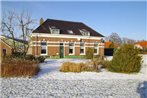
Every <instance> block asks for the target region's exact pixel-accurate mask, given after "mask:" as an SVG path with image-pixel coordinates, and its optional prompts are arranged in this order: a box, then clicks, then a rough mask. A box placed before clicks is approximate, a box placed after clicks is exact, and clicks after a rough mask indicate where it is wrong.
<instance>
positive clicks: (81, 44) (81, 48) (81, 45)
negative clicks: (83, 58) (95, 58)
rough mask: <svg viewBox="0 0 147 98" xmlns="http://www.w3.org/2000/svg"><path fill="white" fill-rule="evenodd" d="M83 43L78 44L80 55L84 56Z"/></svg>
mask: <svg viewBox="0 0 147 98" xmlns="http://www.w3.org/2000/svg"><path fill="white" fill-rule="evenodd" d="M84 51H85V50H84V42H81V43H80V54H84Z"/></svg>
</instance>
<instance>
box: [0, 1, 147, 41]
mask: <svg viewBox="0 0 147 98" xmlns="http://www.w3.org/2000/svg"><path fill="white" fill-rule="evenodd" d="M1 4H2V10H10V9H15V10H16V11H18V12H20V11H22V10H27V11H28V12H30V13H31V15H32V18H34V19H37V20H38V25H39V19H40V18H41V17H42V18H44V20H46V19H47V18H51V19H60V20H70V21H79V22H83V23H85V24H87V25H88V26H90V27H91V28H93V29H94V30H96V31H98V32H100V33H101V34H103V35H104V36H109V35H110V34H111V33H112V32H116V33H118V34H119V35H120V36H121V37H128V38H131V39H135V40H142V39H147V38H146V37H147V31H146V28H147V26H146V23H147V20H146V16H147V11H146V4H147V3H146V2H139V1H138V2H130V1H126V2H116V1H113V2H112V1H109V2H108V1H105V2H102V1H91V2H90V1H88V2H74V1H73V2H67V1H63V2H59V1H58V2H57V1H56V2H53V1H43V2H41V1H36V2H35V1H32V2H31V1H30V2H18V1H15V2H6V1H5V2H2V3H1Z"/></svg>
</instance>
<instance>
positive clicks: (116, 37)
mask: <svg viewBox="0 0 147 98" xmlns="http://www.w3.org/2000/svg"><path fill="white" fill-rule="evenodd" d="M109 41H111V42H113V43H114V44H117V45H121V44H122V40H121V38H120V36H119V35H118V34H117V33H112V34H111V35H110V36H109Z"/></svg>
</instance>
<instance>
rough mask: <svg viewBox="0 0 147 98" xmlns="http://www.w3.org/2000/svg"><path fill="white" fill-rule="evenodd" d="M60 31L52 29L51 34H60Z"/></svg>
mask: <svg viewBox="0 0 147 98" xmlns="http://www.w3.org/2000/svg"><path fill="white" fill-rule="evenodd" d="M59 33H60V30H59V29H51V34H59Z"/></svg>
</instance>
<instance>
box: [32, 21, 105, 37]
mask: <svg viewBox="0 0 147 98" xmlns="http://www.w3.org/2000/svg"><path fill="white" fill-rule="evenodd" d="M52 26H53V27H56V28H58V29H60V34H68V35H82V34H81V32H80V31H79V30H82V29H85V30H87V31H89V32H90V36H97V37H104V36H103V35H101V34H100V33H98V32H96V31H95V30H93V29H91V28H90V27H88V26H87V25H85V24H84V23H81V22H71V21H62V20H54V19H47V20H46V21H45V22H44V23H43V24H42V25H40V26H39V27H38V28H36V29H35V30H34V31H33V33H49V34H50V30H49V27H52ZM68 30H72V31H73V34H70V33H69V32H68Z"/></svg>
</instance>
